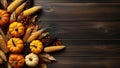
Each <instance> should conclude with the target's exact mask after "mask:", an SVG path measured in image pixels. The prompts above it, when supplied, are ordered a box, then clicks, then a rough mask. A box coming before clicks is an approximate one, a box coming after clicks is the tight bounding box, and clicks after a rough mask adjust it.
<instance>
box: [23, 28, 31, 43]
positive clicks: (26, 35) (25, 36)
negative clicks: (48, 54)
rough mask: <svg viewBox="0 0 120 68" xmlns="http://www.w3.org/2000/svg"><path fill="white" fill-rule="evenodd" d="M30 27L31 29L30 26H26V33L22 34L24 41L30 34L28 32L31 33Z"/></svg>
mask: <svg viewBox="0 0 120 68" xmlns="http://www.w3.org/2000/svg"><path fill="white" fill-rule="evenodd" d="M32 29H33V28H32V27H28V28H27V30H26V33H25V35H24V37H23V40H24V42H26V41H27V39H28V38H29V36H30V34H31V32H32Z"/></svg>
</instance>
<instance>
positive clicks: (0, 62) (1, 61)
mask: <svg viewBox="0 0 120 68" xmlns="http://www.w3.org/2000/svg"><path fill="white" fill-rule="evenodd" d="M2 63H3V60H2V58H1V57H0V65H1V64H2Z"/></svg>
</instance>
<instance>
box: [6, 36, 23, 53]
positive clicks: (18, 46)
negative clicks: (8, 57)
mask: <svg viewBox="0 0 120 68" xmlns="http://www.w3.org/2000/svg"><path fill="white" fill-rule="evenodd" d="M23 47H24V45H23V40H21V39H20V38H11V39H10V40H9V41H8V42H7V48H8V50H9V51H10V52H12V53H20V52H21V51H22V49H23Z"/></svg>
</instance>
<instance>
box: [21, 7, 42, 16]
mask: <svg viewBox="0 0 120 68" xmlns="http://www.w3.org/2000/svg"><path fill="white" fill-rule="evenodd" d="M40 9H41V6H34V7H32V8H29V9H27V10H25V11H23V16H24V17H26V16H29V15H32V14H34V13H36V12H37V11H38V10H40Z"/></svg>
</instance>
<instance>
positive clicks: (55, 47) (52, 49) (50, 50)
mask: <svg viewBox="0 0 120 68" xmlns="http://www.w3.org/2000/svg"><path fill="white" fill-rule="evenodd" d="M64 48H65V46H63V45H61V46H50V47H45V48H44V52H55V51H59V50H62V49H64Z"/></svg>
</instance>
